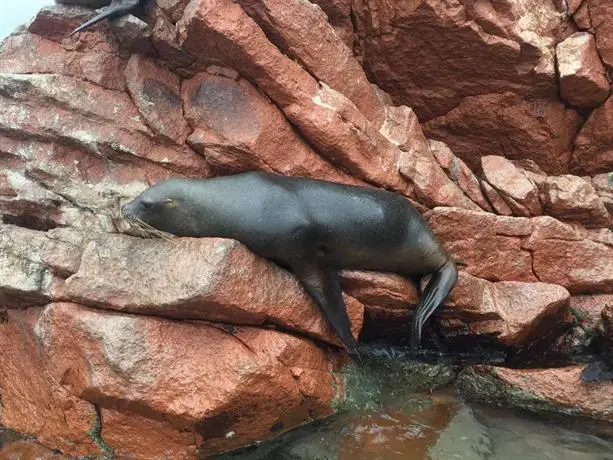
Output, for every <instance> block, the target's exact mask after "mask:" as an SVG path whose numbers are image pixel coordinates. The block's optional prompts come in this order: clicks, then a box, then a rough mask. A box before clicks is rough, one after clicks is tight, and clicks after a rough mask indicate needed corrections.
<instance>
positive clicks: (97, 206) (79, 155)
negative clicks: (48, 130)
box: [0, 137, 172, 233]
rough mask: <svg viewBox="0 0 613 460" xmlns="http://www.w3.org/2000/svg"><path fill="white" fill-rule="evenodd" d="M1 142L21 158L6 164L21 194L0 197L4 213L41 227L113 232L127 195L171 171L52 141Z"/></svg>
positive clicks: (7, 151) (9, 154)
mask: <svg viewBox="0 0 613 460" xmlns="http://www.w3.org/2000/svg"><path fill="white" fill-rule="evenodd" d="M0 143H1V144H2V150H3V152H4V158H7V159H9V161H10V159H15V160H19V161H15V162H11V163H9V164H7V169H8V171H9V172H8V174H7V185H10V187H11V190H12V194H13V195H17V197H16V198H14V197H13V198H11V197H8V198H9V199H8V200H5V198H4V197H0V213H2V214H5V215H6V216H7V219H9V216H11V218H12V220H11V222H14V223H20V225H24V226H27V227H30V228H37V229H41V230H46V229H48V228H53V227H57V226H67V225H70V226H73V227H80V228H84V229H86V231H88V232H93V233H95V232H99V231H114V230H113V223H112V221H111V217H110V216H111V215H116V213H117V207H118V204H119V202H120V200H121V199H122V198H123V197H133V196H135V195H137V194H138V193H140V192H141V191H143V190H144V189H145V188H146V187H147V186H148V184H149V183H150V182H156V181H158V180H160V179H164V178H167V177H169V176H170V175H171V174H172V173H171V171H169V170H167V169H164V168H162V167H160V166H157V165H155V164H153V163H149V162H145V161H144V160H140V159H138V158H136V157H134V158H131V159H130V160H131V163H126V162H121V161H113V160H111V159H109V158H100V157H97V156H93V155H86V154H84V153H83V152H82V151H81V150H80V149H78V148H76V147H74V146H70V145H62V144H58V143H54V142H51V141H48V142H40V141H34V140H28V141H23V140H15V139H9V138H6V137H0ZM92 211H94V212H92ZM8 221H9V220H7V222H8Z"/></svg>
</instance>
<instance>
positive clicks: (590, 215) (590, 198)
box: [543, 175, 611, 227]
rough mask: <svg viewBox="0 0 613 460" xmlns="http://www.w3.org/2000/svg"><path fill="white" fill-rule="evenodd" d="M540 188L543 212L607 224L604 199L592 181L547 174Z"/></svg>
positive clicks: (585, 221)
mask: <svg viewBox="0 0 613 460" xmlns="http://www.w3.org/2000/svg"><path fill="white" fill-rule="evenodd" d="M543 188H544V206H545V209H546V212H547V214H550V215H552V216H555V217H558V218H560V219H564V220H573V221H578V222H581V223H582V224H584V225H587V226H592V227H606V226H609V225H610V224H611V215H610V214H609V212H608V211H607V208H606V207H605V205H604V202H603V201H602V200H601V199H600V197H599V196H598V194H597V193H596V190H595V189H594V187H593V186H592V184H591V183H590V182H588V181H586V180H584V179H582V178H581V177H577V176H571V175H564V176H555V177H548V178H547V180H546V181H545V184H544V187H543Z"/></svg>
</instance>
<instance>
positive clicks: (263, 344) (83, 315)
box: [38, 304, 334, 456]
mask: <svg viewBox="0 0 613 460" xmlns="http://www.w3.org/2000/svg"><path fill="white" fill-rule="evenodd" d="M38 330H39V331H40V332H39V335H40V337H41V343H42V347H43V349H44V353H45V355H46V356H47V359H48V362H49V363H50V366H51V367H52V373H53V375H54V376H56V378H62V382H63V384H64V386H65V387H66V388H68V389H69V390H70V391H71V392H72V393H73V394H75V395H80V396H81V397H86V398H88V399H90V400H92V401H94V402H95V403H96V404H97V405H98V406H99V407H101V408H102V409H107V408H108V409H113V410H116V409H115V408H116V407H123V408H125V409H126V410H127V411H129V412H134V413H135V414H137V415H140V416H143V417H147V418H153V419H156V420H159V421H160V422H162V425H165V427H164V428H162V430H163V431H162V432H163V433H169V431H170V429H174V430H175V432H176V431H177V430H181V431H188V432H189V431H192V432H194V431H195V432H197V433H198V434H200V435H201V436H202V439H203V443H202V444H201V445H200V449H199V455H211V454H214V453H218V452H222V451H226V450H230V449H233V448H237V447H240V446H243V445H246V444H248V443H251V442H254V441H256V440H260V441H261V440H265V439H268V438H272V437H274V436H277V435H279V434H281V433H283V432H285V431H287V430H290V429H292V428H294V427H296V426H298V425H300V424H302V423H304V422H306V421H310V420H312V418H311V413H326V415H331V414H332V413H333V411H332V407H331V399H330V398H328V397H327V396H328V395H331V394H333V393H334V391H333V389H332V384H331V383H330V384H329V385H328V386H329V388H327V390H328V391H327V393H326V396H324V395H321V394H320V395H319V396H321V397H320V398H307V397H306V396H305V395H303V394H302V393H301V391H300V388H301V386H299V384H298V383H297V382H296V379H295V378H294V375H293V372H292V369H293V368H294V367H296V368H302V367H303V366H304V367H306V368H308V366H309V365H311V366H313V367H312V369H313V370H317V371H320V372H319V374H320V375H321V374H324V373H329V372H330V371H332V370H333V362H332V360H331V358H332V356H329V355H327V353H326V352H325V351H323V350H322V349H320V348H318V347H316V346H315V345H314V344H312V343H311V342H309V341H308V340H305V339H302V338H298V337H294V336H290V335H287V334H282V333H280V332H277V331H273V330H264V329H257V330H250V329H249V328H245V329H243V328H235V329H224V328H223V327H221V326H215V325H209V324H204V323H191V324H190V323H186V322H176V321H168V320H162V319H155V318H152V317H147V316H138V315H137V316H132V315H117V314H113V313H108V312H97V311H94V310H89V309H86V308H83V307H80V306H78V305H74V304H51V305H49V306H48V307H47V308H46V309H45V312H44V314H43V317H42V318H41V320H40V321H39V325H38ZM161 351H163V352H161ZM293 359H297V360H298V359H299V361H293ZM220 363H223V366H220V365H219V364H220ZM320 364H321V367H318V366H320ZM320 375H318V376H320ZM126 381H127V382H133V383H132V384H131V385H126ZM310 409H312V410H313V412H311V410H310ZM254 414H258V415H257V417H254ZM148 425H149V426H151V424H148ZM160 428H161V427H160V424H157V427H156V428H155V429H156V430H160ZM231 432H234V435H232V434H231ZM102 433H104V426H103V427H102ZM124 434H125V436H123V437H119V436H115V437H114V439H115V441H116V443H121V442H122V439H123V440H124V442H126V443H127V442H130V440H131V437H130V436H129V433H128V432H124ZM173 438H174V439H173V440H172V443H171V446H169V447H171V448H173V450H175V451H176V448H174V447H173V445H176V444H177V443H182V442H185V441H189V445H188V446H186V447H187V448H189V447H190V446H193V444H194V441H195V439H194V438H193V437H190V438H189V440H188V439H187V437H183V436H179V435H178V434H176V433H175V434H173ZM196 442H197V441H196ZM116 445H118V444H116ZM135 448H138V446H130V445H124V446H122V447H118V449H119V450H121V451H132V452H133V451H134V450H133V449H135ZM139 456H140V454H139Z"/></svg>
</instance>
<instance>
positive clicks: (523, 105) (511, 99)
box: [424, 64, 582, 174]
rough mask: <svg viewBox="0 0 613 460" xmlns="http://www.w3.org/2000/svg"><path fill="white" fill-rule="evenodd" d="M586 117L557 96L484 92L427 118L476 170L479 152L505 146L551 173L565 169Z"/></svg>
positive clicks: (433, 134)
mask: <svg viewBox="0 0 613 460" xmlns="http://www.w3.org/2000/svg"><path fill="white" fill-rule="evenodd" d="M481 65H483V64H481ZM492 120H496V122H495V123H493V122H492ZM581 121H582V120H581V117H580V116H579V115H578V114H577V112H575V111H574V110H572V109H569V108H567V107H565V106H564V105H563V104H562V103H559V102H556V101H552V100H546V99H544V100H536V101H533V102H527V101H524V100H523V99H522V98H521V97H520V96H518V95H517V94H513V93H502V94H485V95H482V96H475V97H466V98H464V99H463V100H462V101H461V102H460V103H459V105H457V107H455V108H454V109H453V110H451V111H449V112H448V113H447V114H445V115H443V116H440V117H438V118H435V119H433V120H430V121H428V122H427V123H425V124H424V132H425V133H426V136H428V137H429V138H434V139H437V140H441V141H443V142H445V143H446V144H447V145H449V147H450V148H451V150H452V151H453V152H454V153H455V154H456V155H457V156H458V157H460V158H461V159H462V160H464V161H465V162H466V164H467V165H468V166H469V167H470V168H471V169H472V170H478V168H479V163H480V161H479V160H480V157H482V156H485V155H490V154H492V153H495V152H500V151H501V150H502V152H501V153H504V156H505V157H506V158H508V159H511V160H520V159H531V160H533V161H534V162H535V163H536V164H538V165H539V166H540V167H541V168H542V169H543V171H546V172H547V173H549V174H562V173H565V172H567V167H568V161H569V159H570V154H571V149H572V142H573V139H574V138H575V135H576V133H577V131H578V129H579V127H580V124H581ZM544 132H547V133H549V134H547V135H543V133H544ZM500 139H504V140H505V141H504V144H503V145H501V144H500Z"/></svg>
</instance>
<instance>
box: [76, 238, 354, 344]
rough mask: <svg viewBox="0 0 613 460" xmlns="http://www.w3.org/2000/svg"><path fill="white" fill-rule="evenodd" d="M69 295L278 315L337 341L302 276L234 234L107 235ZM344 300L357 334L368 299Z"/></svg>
mask: <svg viewBox="0 0 613 460" xmlns="http://www.w3.org/2000/svg"><path fill="white" fill-rule="evenodd" d="M128 266H129V267H130V268H129V270H126V267H128ZM179 269H180V270H181V272H180V275H179V274H178V273H179V272H178V271H177V270H179ZM177 279H181V282H180V283H177V281H176V280H177ZM254 280H257V281H254ZM221 281H223V282H221ZM66 296H67V297H66V298H67V299H70V300H71V301H75V302H78V303H83V304H86V305H92V306H97V307H101V308H105V309H112V310H118V311H122V312H130V313H139V314H146V315H155V316H164V317H168V318H174V319H201V320H208V321H221V322H227V323H232V324H251V325H262V324H265V323H273V324H275V325H277V326H279V327H281V328H284V329H286V330H290V331H298V332H300V333H303V334H307V335H310V336H312V337H316V338H318V339H320V340H324V341H326V342H331V343H335V344H339V341H338V339H337V338H336V335H335V334H334V333H333V332H332V330H331V328H330V326H329V325H328V323H327V320H326V319H325V317H324V315H323V314H322V313H321V312H320V311H319V309H318V308H317V307H316V305H315V303H314V301H312V300H311V298H310V297H309V296H308V295H307V294H306V292H305V291H304V290H303V289H302V287H300V285H299V284H298V281H297V280H296V278H294V277H293V276H292V275H290V274H289V273H288V272H286V271H285V270H282V269H280V268H278V267H277V266H276V265H274V264H272V263H270V262H268V261H266V260H265V259H262V258H260V257H257V256H256V255H255V254H253V253H252V252H251V251H249V250H247V248H246V247H245V246H244V245H242V244H241V243H239V242H237V241H235V240H222V239H216V238H176V239H173V240H171V241H165V240H147V239H142V238H133V237H128V236H124V235H108V236H101V237H100V238H97V239H96V240H94V241H92V242H90V243H89V244H88V245H87V246H86V247H85V250H84V253H83V257H82V260H81V266H80V268H79V271H78V272H77V273H76V274H74V275H73V276H71V277H70V278H68V280H66ZM345 301H346V304H347V311H348V313H349V316H350V318H351V319H352V324H353V328H354V335H355V336H356V337H357V336H358V334H359V331H360V329H361V327H362V315H363V307H362V305H361V304H360V303H359V302H357V301H355V300H354V299H350V298H348V297H345Z"/></svg>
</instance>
